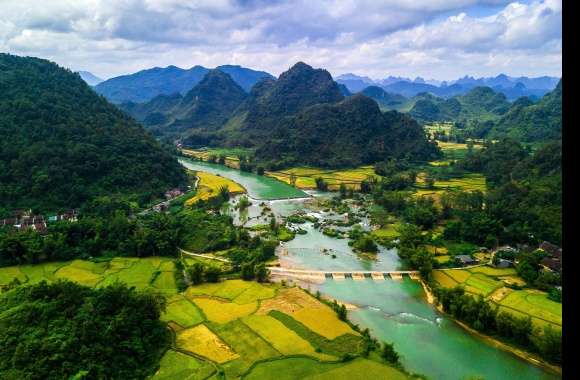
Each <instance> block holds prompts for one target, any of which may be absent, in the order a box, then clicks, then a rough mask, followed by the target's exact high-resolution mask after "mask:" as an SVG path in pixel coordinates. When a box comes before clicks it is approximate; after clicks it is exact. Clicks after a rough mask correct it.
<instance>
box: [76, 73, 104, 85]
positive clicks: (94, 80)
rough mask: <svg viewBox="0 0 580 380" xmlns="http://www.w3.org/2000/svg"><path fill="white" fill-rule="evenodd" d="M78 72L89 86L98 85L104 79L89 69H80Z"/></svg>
mask: <svg viewBox="0 0 580 380" xmlns="http://www.w3.org/2000/svg"><path fill="white" fill-rule="evenodd" d="M78 73H79V75H80V76H81V78H82V79H83V80H84V81H85V82H87V84H88V85H89V86H96V85H97V84H99V83H101V82H102V81H103V80H104V79H101V78H99V77H98V76H96V75H94V74H93V73H90V72H88V71H79V72H78Z"/></svg>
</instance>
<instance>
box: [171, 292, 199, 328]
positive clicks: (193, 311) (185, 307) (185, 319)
mask: <svg viewBox="0 0 580 380" xmlns="http://www.w3.org/2000/svg"><path fill="white" fill-rule="evenodd" d="M161 320H163V321H167V322H169V321H173V322H175V323H177V324H179V325H180V326H181V327H190V326H193V325H196V324H198V323H201V322H203V320H204V317H203V314H202V313H201V311H200V310H199V309H198V308H197V307H196V306H195V305H194V304H193V303H191V302H190V301H189V300H188V299H186V298H185V297H183V296H181V295H177V296H175V297H174V298H172V301H171V302H168V304H167V309H166V310H165V313H163V314H162V315H161Z"/></svg>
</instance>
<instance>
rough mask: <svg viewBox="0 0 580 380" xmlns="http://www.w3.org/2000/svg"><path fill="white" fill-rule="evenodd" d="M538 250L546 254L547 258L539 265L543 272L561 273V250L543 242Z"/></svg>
mask: <svg viewBox="0 0 580 380" xmlns="http://www.w3.org/2000/svg"><path fill="white" fill-rule="evenodd" d="M539 249H541V250H542V251H544V252H545V253H546V254H547V256H546V257H544V258H543V259H542V261H540V265H541V266H542V267H543V268H544V270H549V271H551V272H558V273H560V272H561V271H562V248H560V247H558V246H557V245H554V244H552V243H550V242H547V241H545V242H543V243H542V244H540V247H539Z"/></svg>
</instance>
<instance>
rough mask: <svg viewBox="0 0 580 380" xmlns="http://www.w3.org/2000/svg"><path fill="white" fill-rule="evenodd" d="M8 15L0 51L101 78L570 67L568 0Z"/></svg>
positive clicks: (55, 2)
mask: <svg viewBox="0 0 580 380" xmlns="http://www.w3.org/2000/svg"><path fill="white" fill-rule="evenodd" d="M0 15H1V16H0V52H6V53H11V54H17V55H23V56H35V57H41V58H46V59H49V60H52V61H55V62H56V63H58V64H60V65H62V66H65V67H69V68H70V69H72V70H73V71H79V70H86V71H90V72H92V73H93V74H95V75H97V76H100V77H102V78H110V77H113V76H117V75H122V74H128V73H133V72H136V71H139V70H143V69H147V68H152V67H166V66H169V65H175V66H178V67H182V68H189V67H192V66H194V65H202V66H205V67H208V68H213V67H216V66H219V65H223V64H237V65H242V66H245V67H250V68H253V69H257V70H264V71H267V72H269V73H271V74H273V75H279V74H280V73H281V72H283V71H286V70H287V69H288V68H289V67H291V66H292V65H293V64H294V63H295V62H297V61H303V62H305V63H308V64H310V65H311V66H313V67H320V68H325V69H327V70H328V71H330V73H331V74H333V76H337V75H339V74H344V73H355V74H358V75H364V76H368V77H370V78H373V79H381V78H385V77H387V76H389V75H393V76H404V77H410V78H415V77H417V76H420V77H423V78H425V79H438V80H453V79H456V78H458V77H463V76H464V75H470V76H475V77H480V76H495V75H497V74H499V73H505V74H507V75H511V76H520V75H526V76H541V75H551V76H561V71H562V1H561V0H543V1H518V2H515V1H503V0H481V1H478V0H295V1H289V0H44V1H43V2H39V1H38V0H0Z"/></svg>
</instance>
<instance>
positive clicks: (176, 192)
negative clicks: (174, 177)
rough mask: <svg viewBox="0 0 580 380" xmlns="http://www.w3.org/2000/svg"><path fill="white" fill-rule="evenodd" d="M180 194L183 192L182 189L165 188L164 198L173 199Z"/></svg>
mask: <svg viewBox="0 0 580 380" xmlns="http://www.w3.org/2000/svg"><path fill="white" fill-rule="evenodd" d="M182 194H183V191H181V190H179V189H171V190H167V191H166V192H165V198H166V199H173V198H175V197H178V196H180V195H182Z"/></svg>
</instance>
